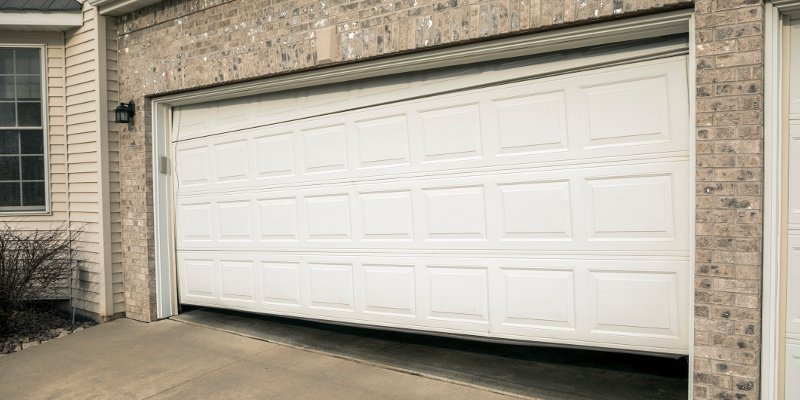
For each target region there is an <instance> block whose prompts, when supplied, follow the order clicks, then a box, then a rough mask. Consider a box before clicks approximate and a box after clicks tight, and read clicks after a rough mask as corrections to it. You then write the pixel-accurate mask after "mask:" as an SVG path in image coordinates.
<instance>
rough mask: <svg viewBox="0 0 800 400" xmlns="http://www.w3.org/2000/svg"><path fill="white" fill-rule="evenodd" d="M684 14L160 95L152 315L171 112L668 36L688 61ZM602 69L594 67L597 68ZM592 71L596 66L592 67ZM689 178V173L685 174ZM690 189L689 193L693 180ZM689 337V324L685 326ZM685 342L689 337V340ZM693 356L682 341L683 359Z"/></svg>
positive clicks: (163, 289) (166, 242)
mask: <svg viewBox="0 0 800 400" xmlns="http://www.w3.org/2000/svg"><path fill="white" fill-rule="evenodd" d="M691 13H692V10H681V11H673V12H668V13H662V14H655V15H650V16H642V17H636V18H630V19H624V20H619V21H613V22H606V23H598V24H592V25H586V26H580V27H574V28H567V29H561V30H555V31H551V32H542V33H536V34H529V35H524V36H517V37H511V38H505V39H499V40H492V41H486V42H480V43H473V44H469V45H462V46H454V47H450V48H444V49H438V50H432V51H425V52H419V53H414V54H406V55H402V56H396V57H388V58H383V59H377V60H372V61H366V62H360V63H352V64H344V65H339V66H334V67H327V68H319V69H312V70H309V71H305V72H301V73H295V74H287V75H279V76H274V77H271V78H265V79H259V80H255V81H252V82H245V83H239V84H232V85H226V86H222V87H217V88H209V89H203V90H197V91H192V92H186V93H179V94H171V95H165V96H161V97H158V98H153V99H152V101H151V107H152V108H151V113H152V114H151V115H152V123H153V125H152V132H153V141H152V145H153V148H152V157H153V159H152V162H153V164H152V165H153V185H154V190H153V196H154V198H153V201H154V214H155V215H154V218H155V229H154V230H155V260H156V265H155V278H156V279H155V281H156V305H157V317H158V318H167V317H169V316H171V315H174V314H176V313H177V304H178V303H177V285H176V272H175V271H176V268H175V265H176V262H175V251H174V249H175V246H174V230H173V224H172V221H174V218H173V215H172V213H173V210H172V209H171V204H172V203H171V202H172V199H171V190H170V181H171V179H170V177H169V176H168V174H169V172H170V171H168V165H169V161H168V157H169V156H170V154H169V152H170V146H169V145H168V144H169V142H170V136H171V133H172V108H173V107H177V106H183V105H190V104H197V103H204V102H209V101H216V100H224V99H230V98H235V97H244V96H248V95H254V94H264V93H268V92H275V91H281V90H289V89H296V88H301V87H306V86H312V85H322V84H327V83H334V82H342V81H350V80H357V79H364V78H369V77H376V76H382V75H389V74H398V73H404V72H413V71H419V70H423V69H431V68H436V67H443V66H452V65H457V64H470V63H476V62H482V61H490V60H499V59H503V58H512V57H521V56H530V55H535V54H541V53H547V52H552V51H562V50H569V49H576V48H582V47H588V46H597V45H603V44H613V43H620V42H624V41H629V40H641V39H646V38H655V37H661V36H667V35H672V34H682V33H687V32H689V33H690V34H689V37H690V43H689V51H690V55H689V59H690V60H692V59H693V53H692V51H693V48H694V46H693V45H692V41H693V37H694V35H693V34H691V32H690V30H691V29H690V28H691V25H692V24H691V23H690V22H691ZM610 62H619V59H618V58H617V57H612V56H608V59H607V61H606V63H610ZM600 65H602V62H601V63H600ZM592 66H593V67H594V66H598V64H597V63H593V64H592ZM692 68H693V63H692V62H690V63H689V76H693V73H694V71H693V69H692ZM693 83H694V82H693V80H692V79H690V80H689V84H690V87H689V93H690V99H689V102H690V115H689V121H690V124H691V125H692V126H690V127H689V133H690V138H689V140H690V143H694V131H695V130H694V127H693V124H694V112H693V109H694V87H693ZM693 165H694V146H690V166H693ZM689 175H690V179H692V180H693V179H694V174H693V173H690V174H689ZM690 185H691V186H690V187H694V185H693V182H691V183H690ZM687 200H688V201H689V202H690V205H689V209H690V218H691V221H690V222H693V220H694V208H695V207H694V196H693V194H692V196H690V199H687ZM689 234H690V237H694V232H693V223H690V232H689ZM692 242H693V241H691V240H690V250H689V256H690V265H694V245H693V243H692ZM689 276H690V286H689V287H693V274H692V273H690V274H689ZM693 297H694V296H692V295H690V296H689V298H690V310H689V315H693V313H692V312H691V310H692V309H693V307H694V301H693V300H694V299H693ZM689 329H690V332H691V331H693V329H694V327H693V320H692V318H690V321H689ZM690 338H691V336H690ZM692 352H693V343H692V341H691V340H690V344H689V354H692ZM690 365H691V363H690Z"/></svg>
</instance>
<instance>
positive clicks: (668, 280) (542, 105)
mask: <svg viewBox="0 0 800 400" xmlns="http://www.w3.org/2000/svg"><path fill="white" fill-rule="evenodd" d="M506 73H507V74H508V76H509V77H514V74H517V75H518V76H522V75H524V73H525V69H524V68H520V69H519V70H513V69H512V70H507V71H506ZM480 74H481V71H473V72H472V75H471V74H466V75H464V76H461V77H457V78H453V77H452V76H449V77H447V79H449V80H451V82H455V83H456V84H461V86H465V87H466V86H468V85H469V82H470V81H471V80H472V79H474V76H478V75H480ZM426 77H427V78H429V77H430V75H424V74H418V75H417V76H414V75H411V76H408V77H406V78H404V79H405V80H404V81H403V82H405V83H404V84H403V85H399V86H398V88H397V89H396V93H397V101H393V102H385V104H381V105H378V106H374V107H362V108H357V109H350V110H337V109H336V106H337V104H338V103H337V102H336V99H339V98H346V97H347V96H348V91H351V92H352V90H354V89H352V86H347V85H342V86H341V87H340V89H339V91H337V89H336V87H334V88H333V89H331V88H326V89H325V90H324V91H323V90H320V92H319V93H316V92H313V91H303V92H297V93H295V94H291V93H282V94H279V95H271V97H266V96H262V97H256V98H248V99H240V100H235V101H227V102H219V103H210V104H205V105H197V106H191V107H186V108H179V109H177V111H176V113H175V121H176V126H177V129H176V130H177V132H175V134H174V137H176V138H178V139H177V140H175V141H174V153H175V171H176V173H175V180H174V184H173V187H174V189H175V196H174V198H175V216H176V242H177V253H178V254H177V255H178V276H179V278H178V281H179V288H180V299H181V302H183V303H187V304H198V305H212V306H220V307H227V308H234V309H242V310H251V311H259V312H269V313H278V314H285V315H296V316H303V317H311V318H321V319H331V320H338V321H344V322H355V323H367V324H371V325H383V326H391V327H400V328H410V329H422V330H431V331H439V332H448V333H464V334H471V335H479V336H488V337H497V338H510V339H523V340H541V341H547V342H558V343H571V344H583V345H590V346H600V347H614V348H625V349H640V350H652V351H663V352H672V353H686V352H687V347H688V337H687V335H688V315H687V313H688V308H689V307H688V295H689V292H690V288H689V287H688V274H689V271H690V270H691V268H690V267H689V262H688V260H689V257H688V252H689V237H688V232H689V227H688V223H689V209H688V198H689V189H690V188H689V185H688V182H689V165H688V146H689V143H688V133H687V131H688V120H687V115H688V110H687V108H688V105H687V104H688V100H687V99H688V94H687V87H686V85H687V84H686V59H685V57H673V58H669V59H662V60H656V61H646V62H640V63H634V64H630V65H626V66H615V67H607V68H602V69H596V70H592V71H585V72H579V73H571V74H565V75H560V76H553V77H548V78H542V79H533V80H522V81H517V82H513V83H502V84H496V85H490V86H483V87H479V88H475V89H469V90H459V91H455V92H448V93H445V94H439V95H436V94H433V95H427V96H424V97H422V98H412V99H406V100H403V98H404V97H403V94H404V93H413V88H414V87H415V86H414V85H413V82H416V81H422V80H424V79H426ZM360 90H361V91H360V92H359V95H360V96H362V98H363V97H364V96H369V95H370V94H369V93H365V92H364V91H363V88H361V89H360ZM373 92H375V93H378V94H379V95H380V96H382V97H381V98H382V99H385V98H386V92H385V91H380V90H377V89H376V88H373ZM276 98H277V99H278V100H276ZM279 100H280V101H279ZM326 101H330V103H326ZM264 102H271V103H270V104H272V105H273V106H275V107H272V108H274V109H275V110H277V111H275V112H276V113H278V114H280V113H281V112H285V114H286V116H285V118H283V120H281V118H280V115H277V116H276V115H272V116H271V117H270V118H272V119H273V120H272V122H271V123H269V124H266V125H261V124H260V123H259V122H258V121H260V120H259V118H264V117H263V115H262V113H261V112H260V111H259V110H263V109H264V107H263V104H262V103H264ZM304 103H308V104H310V105H311V106H309V108H310V109H318V108H319V107H320V106H319V105H320V104H322V105H324V104H330V112H327V113H324V114H321V115H320V114H319V113H318V115H302V112H303V107H302V104H304ZM281 104H285V105H286V109H285V111H281V107H280V105H281ZM312 106H313V107H312ZM315 107H316V108H315ZM228 120H230V121H233V122H232V125H230V127H231V128H230V129H228V130H229V131H228V132H223V131H224V129H221V128H220V126H224V124H226V123H227V122H225V121H228ZM248 121H250V124H248V123H247V122H248ZM212 125H213V126H212Z"/></svg>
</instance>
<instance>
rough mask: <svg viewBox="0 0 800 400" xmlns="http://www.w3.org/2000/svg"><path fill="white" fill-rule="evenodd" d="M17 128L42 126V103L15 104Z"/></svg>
mask: <svg viewBox="0 0 800 400" xmlns="http://www.w3.org/2000/svg"><path fill="white" fill-rule="evenodd" d="M17 124H18V125H19V126H42V103H39V102H38V101H37V102H36V103H17Z"/></svg>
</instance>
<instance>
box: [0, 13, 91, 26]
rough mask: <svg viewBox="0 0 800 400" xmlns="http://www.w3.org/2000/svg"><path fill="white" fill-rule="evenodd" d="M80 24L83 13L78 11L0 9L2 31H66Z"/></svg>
mask: <svg viewBox="0 0 800 400" xmlns="http://www.w3.org/2000/svg"><path fill="white" fill-rule="evenodd" d="M81 25H83V13H82V12H80V11H77V12H75V11H56V12H25V11H0V30H3V31H66V30H69V29H72V28H76V27H79V26H81Z"/></svg>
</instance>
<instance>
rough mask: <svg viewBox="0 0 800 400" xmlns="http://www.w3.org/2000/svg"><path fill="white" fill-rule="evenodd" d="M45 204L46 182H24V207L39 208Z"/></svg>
mask: <svg viewBox="0 0 800 400" xmlns="http://www.w3.org/2000/svg"><path fill="white" fill-rule="evenodd" d="M44 202H45V195H44V182H22V205H23V206H38V205H40V204H44Z"/></svg>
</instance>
